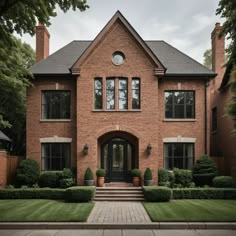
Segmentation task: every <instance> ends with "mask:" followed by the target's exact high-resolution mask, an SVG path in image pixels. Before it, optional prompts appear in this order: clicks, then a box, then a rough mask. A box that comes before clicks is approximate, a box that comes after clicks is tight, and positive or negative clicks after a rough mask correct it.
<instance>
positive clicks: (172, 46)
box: [163, 40, 214, 73]
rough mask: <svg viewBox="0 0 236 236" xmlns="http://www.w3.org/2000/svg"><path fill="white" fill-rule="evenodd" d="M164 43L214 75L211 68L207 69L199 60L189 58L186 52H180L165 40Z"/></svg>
mask: <svg viewBox="0 0 236 236" xmlns="http://www.w3.org/2000/svg"><path fill="white" fill-rule="evenodd" d="M163 42H164V43H165V44H167V45H168V46H170V47H171V48H173V49H175V50H177V51H178V52H179V53H181V54H182V55H184V56H186V57H188V58H189V59H190V60H192V61H193V62H195V63H197V64H199V65H200V66H201V67H203V68H205V69H207V70H208V71H209V72H212V73H214V71H212V70H210V69H209V68H207V67H206V66H204V65H203V64H201V63H200V62H198V61H197V60H195V59H193V58H192V57H190V56H188V55H187V54H185V53H184V52H182V51H180V50H179V49H178V48H176V47H174V46H172V45H171V44H169V43H167V42H166V41H164V40H163Z"/></svg>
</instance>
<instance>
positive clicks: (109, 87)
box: [106, 79, 115, 110]
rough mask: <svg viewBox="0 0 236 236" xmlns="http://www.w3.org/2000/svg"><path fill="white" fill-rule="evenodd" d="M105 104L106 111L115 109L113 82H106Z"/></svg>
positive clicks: (108, 80) (112, 80) (111, 80)
mask: <svg viewBox="0 0 236 236" xmlns="http://www.w3.org/2000/svg"><path fill="white" fill-rule="evenodd" d="M106 103H107V110H113V109H115V80H114V79H107V80H106Z"/></svg>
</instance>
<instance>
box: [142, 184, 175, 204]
mask: <svg viewBox="0 0 236 236" xmlns="http://www.w3.org/2000/svg"><path fill="white" fill-rule="evenodd" d="M143 192H144V198H145V200H146V201H148V202H168V201H170V199H171V189H170V188H168V187H144V188H143Z"/></svg>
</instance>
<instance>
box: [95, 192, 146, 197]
mask: <svg viewBox="0 0 236 236" xmlns="http://www.w3.org/2000/svg"><path fill="white" fill-rule="evenodd" d="M95 197H143V193H139V194H129V193H126V194H121V193H116V194H112V195H111V194H108V193H104V194H97V193H96V195H95Z"/></svg>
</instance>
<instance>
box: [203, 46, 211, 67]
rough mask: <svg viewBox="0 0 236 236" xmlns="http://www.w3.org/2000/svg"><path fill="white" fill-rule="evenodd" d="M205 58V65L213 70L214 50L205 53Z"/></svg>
mask: <svg viewBox="0 0 236 236" xmlns="http://www.w3.org/2000/svg"><path fill="white" fill-rule="evenodd" d="M203 57H204V62H203V65H204V66H206V67H207V68H208V69H210V70H211V69H212V50H211V49H207V50H206V51H205V52H204V54H203Z"/></svg>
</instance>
